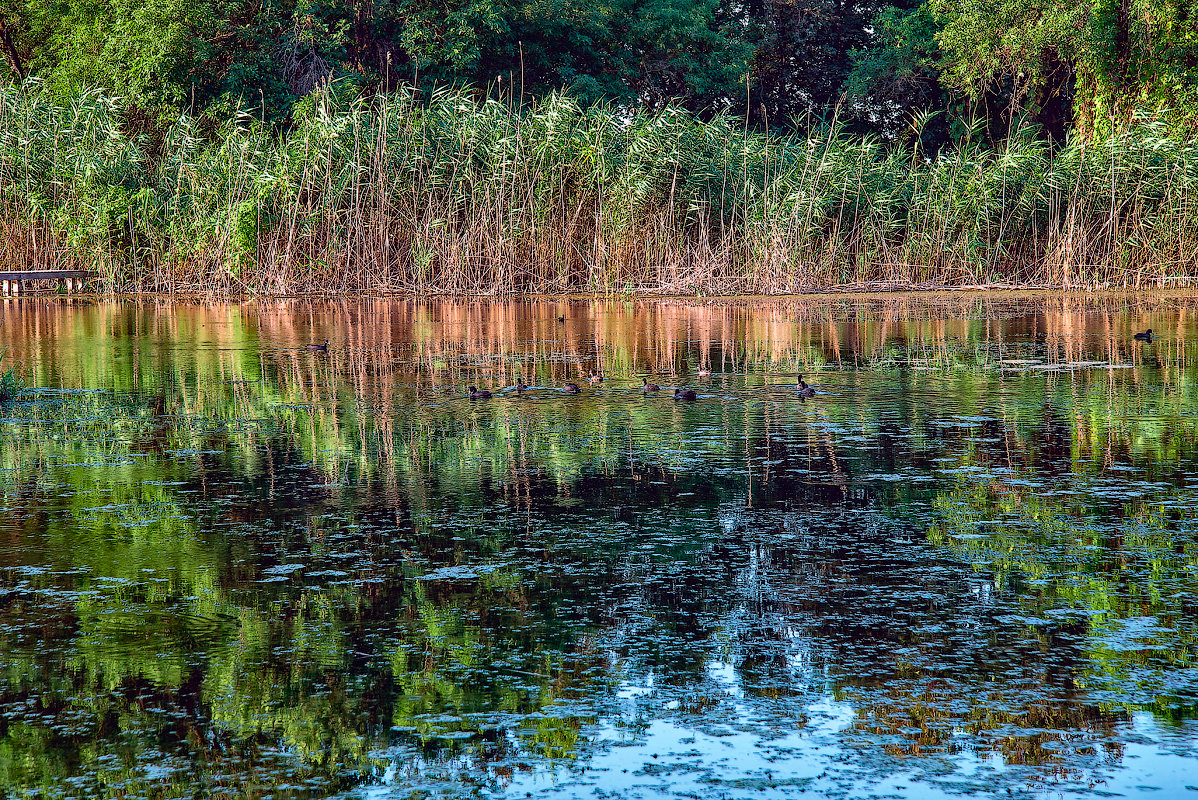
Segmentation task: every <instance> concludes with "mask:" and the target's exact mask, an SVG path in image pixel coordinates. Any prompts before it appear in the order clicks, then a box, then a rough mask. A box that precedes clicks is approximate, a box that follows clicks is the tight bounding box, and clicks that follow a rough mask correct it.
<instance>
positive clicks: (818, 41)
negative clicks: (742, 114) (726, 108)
mask: <svg viewBox="0 0 1198 800" xmlns="http://www.w3.org/2000/svg"><path fill="white" fill-rule="evenodd" d="M877 8H878V6H877V4H875V3H868V2H854V0H753V1H752V2H751V3H749V5H748V14H749V26H748V27H749V29H750V30H754V29H755V31H756V36H757V37H758V40H757V49H756V52H755V53H754V56H753V83H754V84H755V88H756V91H755V93H754V97H753V100H754V101H755V106H756V107H755V108H753V109H752V110H753V112H754V113H755V114H762V115H768V116H769V117H771V118H772V119H774V120H776V121H786V120H789V119H791V118H794V117H798V116H805V115H807V114H810V113H815V114H817V115H823V114H825V113H826V112H829V111H830V110H832V109H833V108H834V107H835V106H836V105H837V103H838V102H839V101H840V99H841V96H842V94H843V92H844V82H845V80H846V78H847V77H848V75H849V72H850V70H851V69H852V55H851V54H852V52H853V50H855V49H857V48H860V47H863V46H865V44H866V43H867V41H868V37H867V30H866V25H867V23H868V22H869V20H870V19H871V18H872V17H873V15H874V14H875V13H876V11H877ZM757 104H759V105H757Z"/></svg>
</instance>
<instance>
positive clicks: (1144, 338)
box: [1135, 328, 1152, 342]
mask: <svg viewBox="0 0 1198 800" xmlns="http://www.w3.org/2000/svg"><path fill="white" fill-rule="evenodd" d="M1135 338H1136V339H1139V340H1140V341H1141V342H1151V341H1152V328H1149V329H1148V330H1146V331H1144V332H1143V333H1137V334H1136V335H1135Z"/></svg>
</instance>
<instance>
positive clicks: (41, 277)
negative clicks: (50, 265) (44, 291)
mask: <svg viewBox="0 0 1198 800" xmlns="http://www.w3.org/2000/svg"><path fill="white" fill-rule="evenodd" d="M95 276H96V273H94V272H92V271H90V270H86V269H30V270H0V281H56V280H58V279H59V278H94V277H95Z"/></svg>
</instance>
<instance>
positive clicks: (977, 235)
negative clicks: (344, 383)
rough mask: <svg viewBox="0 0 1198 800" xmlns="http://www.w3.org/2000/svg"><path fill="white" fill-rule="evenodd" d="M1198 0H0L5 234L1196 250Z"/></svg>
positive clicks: (273, 247) (1180, 272)
mask: <svg viewBox="0 0 1198 800" xmlns="http://www.w3.org/2000/svg"><path fill="white" fill-rule="evenodd" d="M1195 2H1198V0H1167V1H1166V2H1155V1H1154V2H1146V1H1145V0H1121V2H1120V3H1115V4H1113V5H1112V3H1110V2H1107V0H1089V2H1083V3H1081V4H1075V3H1065V2H1059V1H1058V0H1054V2H1052V3H1049V5H1048V6H1045V5H1043V4H1039V3H1031V2H1030V1H1029V0H1012V1H1011V2H1004V3H976V2H971V3H963V2H957V0H925V2H923V3H911V2H909V1H908V0H901V1H900V3H899V4H898V5H884V4H876V3H866V2H836V3H832V2H827V0H785V1H784V0H753V2H749V3H745V4H739V3H738V4H733V3H728V2H726V1H725V0H645V1H643V2H631V1H630V0H621V2H617V3H615V4H612V5H607V6H594V5H591V6H588V5H585V4H576V3H573V2H572V0H555V1H554V2H550V3H548V4H546V3H526V2H522V0H511V1H510V2H507V3H500V2H496V0H470V2H465V0H448V2H447V0H398V1H395V0H392V1H391V2H379V3H374V4H372V5H370V6H364V5H362V4H360V3H352V4H351V3H346V2H344V0H327V2H322V3H311V2H307V1H306V0H305V2H289V1H288V2H281V3H275V4H268V5H259V4H250V3H245V2H243V0H219V2H218V1H217V0H208V1H207V2H199V3H196V2H188V3H181V2H178V0H151V1H150V2H147V3H137V4H133V5H130V4H128V3H125V2H116V3H112V4H102V5H96V4H92V3H85V2H82V0H54V1H51V0H0V55H2V56H3V58H2V59H0V62H2V63H3V64H4V65H5V66H4V67H3V68H0V126H2V130H0V226H2V228H0V232H2V233H3V234H4V238H3V241H2V242H0V263H2V264H4V265H12V266H27V265H39V266H57V265H64V264H67V263H69V264H75V265H82V266H88V267H92V268H95V269H97V270H98V271H100V272H101V274H102V275H103V276H104V279H105V283H106V285H107V286H109V287H110V288H117V289H128V288H146V289H150V288H153V289H179V290H185V291H196V290H199V291H212V292H240V291H254V292H272V293H286V292H294V291H301V290H313V289H324V290H334V291H346V290H389V289H393V290H424V291H446V292H465V291H469V292H514V291H575V290H598V291H628V290H633V291H645V290H654V291H673V292H696V291H702V292H758V291H769V292H774V291H796V290H807V289H816V288H821V287H825V286H828V285H830V284H845V283H859V282H868V281H892V282H914V283H929V282H930V283H948V284H971V283H990V282H1003V283H1020V282H1029V283H1045V284H1054V285H1076V284H1084V285H1095V284H1101V283H1112V284H1117V285H1143V284H1145V283H1168V282H1171V281H1174V280H1175V279H1177V278H1188V277H1189V276H1190V274H1191V273H1193V272H1194V271H1195V270H1194V263H1193V262H1194V255H1193V254H1194V252H1195V247H1194V243H1195V234H1196V228H1195V221H1194V211H1193V201H1192V200H1191V198H1192V197H1193V187H1194V185H1195V180H1196V170H1198V165H1196V163H1195V149H1194V148H1195V145H1194V144H1193V143H1192V135H1191V131H1192V124H1193V122H1194V121H1195V118H1194V115H1195V109H1198V102H1196V101H1198V35H1196V34H1195V31H1198V26H1195V25H1194V24H1193V23H1194V18H1193V12H1194V10H1195V8H1194V7H1193V6H1194V4H1195Z"/></svg>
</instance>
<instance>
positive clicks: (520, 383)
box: [516, 378, 528, 392]
mask: <svg viewBox="0 0 1198 800" xmlns="http://www.w3.org/2000/svg"><path fill="white" fill-rule="evenodd" d="M527 388H528V384H527V383H525V382H524V381H523V380H521V379H520V378H516V391H517V392H522V391H524V390H525V389H527Z"/></svg>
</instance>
